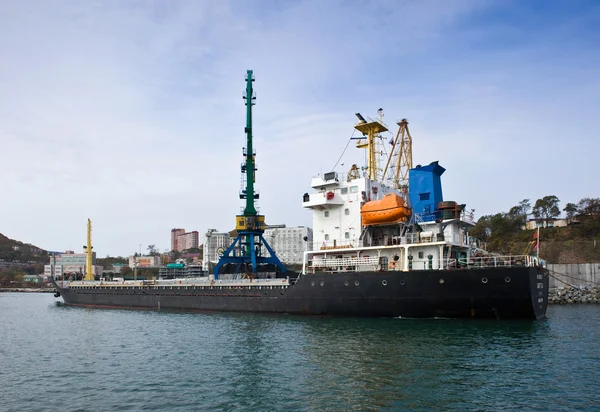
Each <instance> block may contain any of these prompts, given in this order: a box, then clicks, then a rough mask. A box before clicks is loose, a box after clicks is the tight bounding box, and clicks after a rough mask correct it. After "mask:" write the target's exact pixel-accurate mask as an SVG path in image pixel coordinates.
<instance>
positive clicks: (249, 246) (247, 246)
mask: <svg viewBox="0 0 600 412" xmlns="http://www.w3.org/2000/svg"><path fill="white" fill-rule="evenodd" d="M252 82H254V75H253V72H252V70H248V71H247V74H246V91H245V94H244V100H245V101H246V103H245V104H246V128H245V129H244V131H245V133H246V147H245V148H244V150H243V154H244V158H245V162H244V163H243V164H242V178H244V177H245V179H243V180H242V181H245V186H242V190H241V192H240V199H246V207H245V208H244V213H243V214H242V215H238V216H236V225H235V229H236V231H237V236H236V238H235V239H234V240H233V242H232V243H231V245H230V246H229V247H228V248H227V250H225V251H224V252H223V255H222V256H221V258H220V259H219V262H218V263H217V264H216V265H215V267H214V269H213V274H214V276H215V279H218V278H219V274H220V273H221V270H222V269H225V267H224V266H225V265H229V266H232V267H233V270H234V271H235V273H244V274H245V275H247V276H249V277H250V276H251V277H254V276H255V274H256V273H257V272H258V267H259V266H263V265H265V264H271V265H274V266H276V267H277V268H279V270H280V271H281V272H285V271H286V269H285V266H283V264H282V263H281V262H280V261H279V259H278V258H277V256H276V255H275V252H274V251H273V249H271V247H270V246H269V244H268V243H267V242H266V241H265V239H264V238H263V236H262V235H263V233H264V231H265V217H264V215H259V214H258V213H257V211H256V207H255V205H254V201H255V199H258V198H259V195H258V193H255V190H254V183H255V182H256V175H255V172H256V164H255V157H254V156H255V153H254V148H253V147H252V106H254V104H255V100H256V96H255V95H254V90H253V88H252ZM263 247H264V248H265V249H266V250H267V252H268V256H263V255H262V253H263ZM229 269H231V267H230V268H229Z"/></svg>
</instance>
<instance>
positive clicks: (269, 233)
mask: <svg viewBox="0 0 600 412" xmlns="http://www.w3.org/2000/svg"><path fill="white" fill-rule="evenodd" d="M263 237H264V238H265V240H266V241H267V243H268V244H269V246H271V248H272V249H273V250H274V251H275V253H276V254H277V257H278V258H279V260H281V262H282V263H287V264H290V265H294V264H295V265H299V264H302V259H303V256H304V251H305V250H306V247H307V246H308V244H309V243H310V242H312V238H313V233H312V229H311V228H309V227H305V226H297V227H286V225H267V227H266V228H265V233H264V235H263ZM304 238H306V239H307V240H304ZM264 253H266V250H263V254H264Z"/></svg>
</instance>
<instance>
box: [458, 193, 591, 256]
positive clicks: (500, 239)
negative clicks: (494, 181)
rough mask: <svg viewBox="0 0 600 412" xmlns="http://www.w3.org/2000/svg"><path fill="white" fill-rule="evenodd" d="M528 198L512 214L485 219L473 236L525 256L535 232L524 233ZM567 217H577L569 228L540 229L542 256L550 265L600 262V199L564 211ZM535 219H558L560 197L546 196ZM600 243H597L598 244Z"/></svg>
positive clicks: (504, 251)
mask: <svg viewBox="0 0 600 412" xmlns="http://www.w3.org/2000/svg"><path fill="white" fill-rule="evenodd" d="M527 203H528V201H527V199H526V200H523V201H522V202H520V203H519V205H517V206H514V207H512V208H511V209H510V210H509V212H508V213H496V214H495V215H488V216H482V217H481V218H479V220H478V221H477V224H476V226H475V227H474V228H473V229H472V230H471V231H470V235H471V236H474V237H476V238H478V239H481V240H484V241H486V242H487V249H488V251H491V252H496V253H500V254H523V253H525V252H526V251H527V250H528V247H529V246H530V242H531V241H532V240H533V233H534V232H533V231H532V230H521V228H522V227H523V224H522V223H523V222H526V218H527V214H526V210H527ZM563 210H564V211H565V213H566V215H567V218H569V219H571V218H573V217H577V218H578V219H577V220H576V221H575V222H577V223H576V224H570V225H569V226H567V227H554V228H541V229H540V256H541V257H542V258H544V259H546V260H547V261H548V262H550V263H579V262H598V261H600V199H591V198H585V199H582V200H581V201H579V203H578V204H577V205H576V204H574V203H568V204H567V205H566V206H565V208H564V209H563ZM532 214H533V216H535V217H536V218H538V219H542V220H546V221H547V220H549V219H551V218H553V217H558V215H559V214H560V209H559V208H558V198H557V197H556V196H545V197H544V198H542V199H538V200H537V201H536V203H535V205H534V207H533V213H532ZM596 240H597V241H598V242H597V241H596Z"/></svg>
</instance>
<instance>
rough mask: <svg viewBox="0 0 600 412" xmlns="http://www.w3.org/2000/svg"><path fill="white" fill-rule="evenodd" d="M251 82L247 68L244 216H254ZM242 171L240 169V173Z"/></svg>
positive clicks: (252, 98)
mask: <svg viewBox="0 0 600 412" xmlns="http://www.w3.org/2000/svg"><path fill="white" fill-rule="evenodd" d="M252 82H254V76H253V74H252V70H248V73H247V75H246V94H245V96H244V100H246V128H245V129H244V131H245V132H246V151H245V153H244V154H245V156H246V208H245V209H244V216H256V208H255V207H254V172H255V171H256V168H255V166H254V151H253V148H252V106H254V104H255V100H256V96H255V95H254V90H253V89H252ZM243 172H244V171H243V170H242V173H243Z"/></svg>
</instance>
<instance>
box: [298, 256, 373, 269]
mask: <svg viewBox="0 0 600 412" xmlns="http://www.w3.org/2000/svg"><path fill="white" fill-rule="evenodd" d="M378 264H379V258H378V257H377V256H369V257H359V258H357V257H349V258H328V259H314V260H313V261H312V265H310V266H309V267H311V268H322V267H330V268H344V267H350V266H376V265H378Z"/></svg>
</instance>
